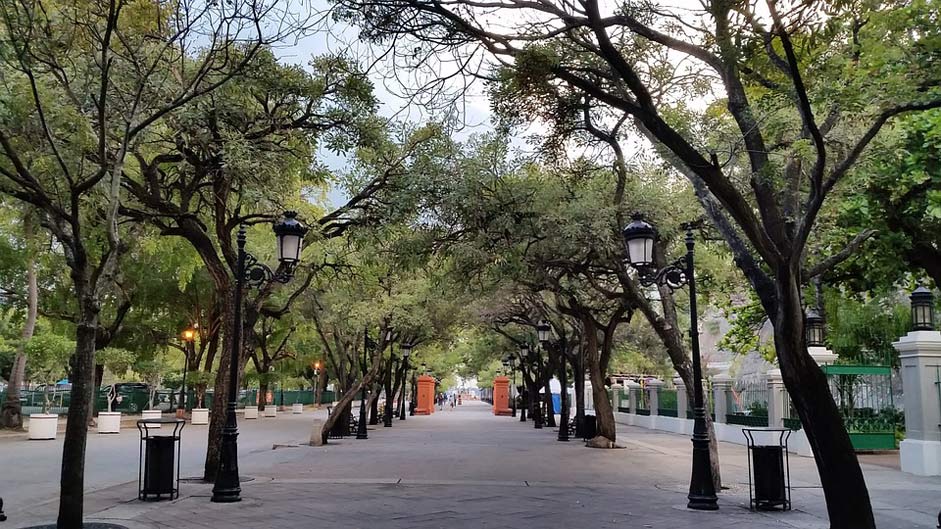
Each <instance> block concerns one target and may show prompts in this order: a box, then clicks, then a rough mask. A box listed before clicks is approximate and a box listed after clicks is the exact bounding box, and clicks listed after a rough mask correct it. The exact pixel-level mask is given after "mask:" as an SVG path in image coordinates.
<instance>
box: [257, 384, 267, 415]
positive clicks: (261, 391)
mask: <svg viewBox="0 0 941 529" xmlns="http://www.w3.org/2000/svg"><path fill="white" fill-rule="evenodd" d="M267 404H268V381H267V380H266V381H264V382H259V383H258V411H265V406H266V405H267Z"/></svg>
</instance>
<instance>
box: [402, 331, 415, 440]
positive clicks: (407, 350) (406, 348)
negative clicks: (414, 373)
mask: <svg viewBox="0 0 941 529" xmlns="http://www.w3.org/2000/svg"><path fill="white" fill-rule="evenodd" d="M400 349H401V350H402V394H401V396H400V397H399V420H400V421H404V420H405V385H406V384H408V357H409V355H411V354H412V344H410V343H403V344H402V346H401V347H400ZM412 392H413V393H414V392H415V386H414V385H413V386H412ZM413 399H414V397H413Z"/></svg>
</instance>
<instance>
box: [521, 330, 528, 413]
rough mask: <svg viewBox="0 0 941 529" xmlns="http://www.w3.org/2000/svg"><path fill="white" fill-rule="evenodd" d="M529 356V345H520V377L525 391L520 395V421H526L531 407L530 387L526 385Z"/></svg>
mask: <svg viewBox="0 0 941 529" xmlns="http://www.w3.org/2000/svg"><path fill="white" fill-rule="evenodd" d="M528 357H529V345H527V344H523V345H521V346H520V378H522V379H523V380H522V386H523V392H522V394H521V395H520V396H521V397H522V398H521V399H520V404H521V406H520V422H526V408H528V407H529V388H528V387H527V385H526V362H527V361H528Z"/></svg>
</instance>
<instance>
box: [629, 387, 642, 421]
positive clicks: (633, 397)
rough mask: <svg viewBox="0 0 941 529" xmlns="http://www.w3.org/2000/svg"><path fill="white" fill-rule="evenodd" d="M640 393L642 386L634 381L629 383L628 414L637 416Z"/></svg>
mask: <svg viewBox="0 0 941 529" xmlns="http://www.w3.org/2000/svg"><path fill="white" fill-rule="evenodd" d="M638 391H640V384H638V383H637V382H634V381H633V380H628V381H627V412H628V413H631V414H637V392H638Z"/></svg>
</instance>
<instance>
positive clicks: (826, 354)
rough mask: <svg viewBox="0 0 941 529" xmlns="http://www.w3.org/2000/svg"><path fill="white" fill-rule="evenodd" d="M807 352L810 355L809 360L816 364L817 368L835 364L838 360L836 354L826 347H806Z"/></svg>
mask: <svg viewBox="0 0 941 529" xmlns="http://www.w3.org/2000/svg"><path fill="white" fill-rule="evenodd" d="M807 352H808V353H810V356H811V358H813V359H814V361H815V362H817V365H818V366H826V365H830V364H832V363H834V362H836V359H837V358H839V357H838V356H837V355H836V353H834V352H833V351H831V350H829V349H827V348H826V347H821V346H817V345H815V346H813V347H808V348H807Z"/></svg>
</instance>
